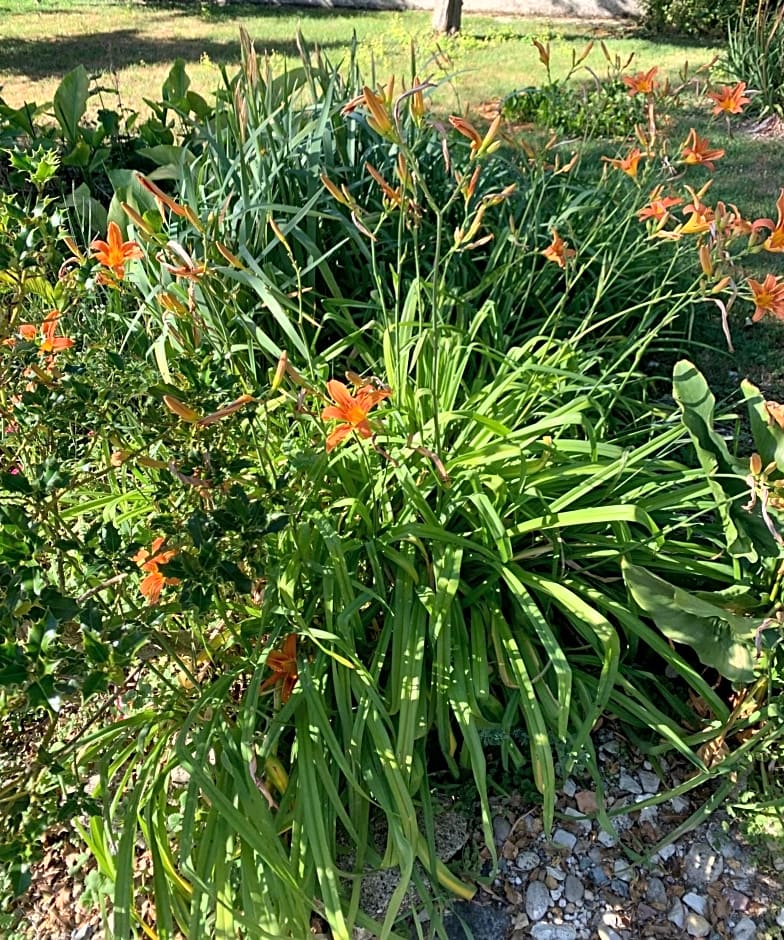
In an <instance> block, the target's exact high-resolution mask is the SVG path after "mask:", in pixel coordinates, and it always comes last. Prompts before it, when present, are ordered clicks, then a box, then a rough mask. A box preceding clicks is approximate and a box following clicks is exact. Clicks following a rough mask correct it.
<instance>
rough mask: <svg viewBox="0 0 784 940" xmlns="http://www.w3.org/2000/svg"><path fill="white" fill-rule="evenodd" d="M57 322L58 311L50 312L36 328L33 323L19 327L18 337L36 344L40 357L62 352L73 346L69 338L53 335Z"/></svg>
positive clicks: (58, 318) (58, 320) (58, 319)
mask: <svg viewBox="0 0 784 940" xmlns="http://www.w3.org/2000/svg"><path fill="white" fill-rule="evenodd" d="M59 322H60V311H59V310H52V311H51V312H50V313H48V314H47V315H46V317H45V318H44V321H43V323H41V325H40V326H36V325H35V324H34V323H22V324H21V325H20V327H19V335H20V336H21V337H22V339H26V340H28V341H30V342H37V343H38V349H39V351H40V353H41V354H42V355H45V356H51V355H54V353H58V352H62V351H63V350H64V349H70V348H71V346H73V344H74V341H73V340H72V339H71V338H70V337H69V336H56V335H55V334H56V332H57V325H58V323H59ZM39 334H40V338H39Z"/></svg>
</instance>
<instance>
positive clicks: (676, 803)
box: [670, 796, 689, 813]
mask: <svg viewBox="0 0 784 940" xmlns="http://www.w3.org/2000/svg"><path fill="white" fill-rule="evenodd" d="M670 806H671V807H672V810H673V812H674V813H685V812H686V811H687V810H688V808H689V801H688V800H687V799H685V798H684V797H682V796H674V797H673V798H672V799H671V800H670Z"/></svg>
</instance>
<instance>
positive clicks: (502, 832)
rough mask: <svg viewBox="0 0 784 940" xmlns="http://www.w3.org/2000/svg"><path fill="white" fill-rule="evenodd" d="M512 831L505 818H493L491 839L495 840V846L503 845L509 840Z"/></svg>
mask: <svg viewBox="0 0 784 940" xmlns="http://www.w3.org/2000/svg"><path fill="white" fill-rule="evenodd" d="M511 831H512V824H511V823H510V822H509V820H508V819H507V818H506V816H494V817H493V838H494V839H495V844H496V845H503V844H504V842H506V840H507V839H508V838H509V833H510V832H511Z"/></svg>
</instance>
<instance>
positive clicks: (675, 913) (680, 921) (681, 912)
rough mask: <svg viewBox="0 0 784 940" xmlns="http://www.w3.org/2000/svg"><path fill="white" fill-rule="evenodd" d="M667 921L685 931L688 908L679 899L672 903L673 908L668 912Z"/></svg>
mask: <svg viewBox="0 0 784 940" xmlns="http://www.w3.org/2000/svg"><path fill="white" fill-rule="evenodd" d="M667 920H668V921H669V922H670V923H671V924H675V926H676V927H679V928H680V929H681V930H682V929H683V925H684V923H685V920H686V908H685V907H684V906H683V905H682V904H681V902H680V901H678V900H677V899H676V900H675V901H673V902H672V907H671V908H670V909H669V911H668V912H667Z"/></svg>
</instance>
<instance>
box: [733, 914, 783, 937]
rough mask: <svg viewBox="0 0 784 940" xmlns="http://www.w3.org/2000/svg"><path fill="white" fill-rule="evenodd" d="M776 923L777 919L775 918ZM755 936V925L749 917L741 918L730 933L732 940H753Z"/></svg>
mask: <svg viewBox="0 0 784 940" xmlns="http://www.w3.org/2000/svg"><path fill="white" fill-rule="evenodd" d="M776 921H777V922H778V918H776ZM756 936H757V925H756V924H755V923H754V921H753V920H752V919H751V918H750V917H743V918H741V919H740V920H739V921H738V923H737V924H735V929H734V930H733V931H732V940H754V938H755V937H756Z"/></svg>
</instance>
